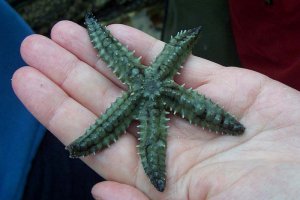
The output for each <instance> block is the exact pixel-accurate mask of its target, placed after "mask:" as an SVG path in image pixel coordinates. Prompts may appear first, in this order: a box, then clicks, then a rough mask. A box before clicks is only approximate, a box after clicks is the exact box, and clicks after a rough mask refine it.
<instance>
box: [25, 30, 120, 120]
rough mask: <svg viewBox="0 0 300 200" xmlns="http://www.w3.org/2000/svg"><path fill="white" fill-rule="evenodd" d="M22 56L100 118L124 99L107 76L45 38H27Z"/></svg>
mask: <svg viewBox="0 0 300 200" xmlns="http://www.w3.org/2000/svg"><path fill="white" fill-rule="evenodd" d="M21 55H22V57H23V59H24V60H25V61H26V62H27V63H28V64H29V65H30V66H32V67H34V68H36V69H38V70H39V71H41V72H42V73H43V74H45V75H46V76H48V77H49V78H50V79H51V80H52V81H53V82H55V83H56V84H57V85H59V86H61V87H62V89H63V90H64V91H65V92H66V93H67V94H68V95H70V96H71V97H72V98H73V99H75V100H76V101H77V102H79V103H80V104H82V105H83V106H85V107H86V108H88V109H89V110H90V111H91V112H93V113H95V114H96V115H99V114H100V113H102V112H104V111H105V109H106V108H107V107H108V106H109V105H110V104H111V102H113V101H114V100H115V99H116V97H117V96H120V92H121V90H120V88H118V87H117V86H115V85H114V84H113V83H112V82H111V81H110V80H108V79H107V78H106V77H105V76H103V75H102V74H100V73H98V72H96V71H95V69H93V68H91V67H90V66H88V65H87V64H86V63H84V62H82V61H80V60H79V59H78V58H77V57H76V56H74V55H73V54H72V53H70V52H69V51H67V50H65V49H64V48H62V47H61V46H59V45H58V44H56V43H55V42H53V41H52V40H50V39H48V38H46V37H44V36H41V35H31V36H29V37H27V38H26V39H25V40H24V41H23V43H22V45H21ZM104 97H105V98H104Z"/></svg>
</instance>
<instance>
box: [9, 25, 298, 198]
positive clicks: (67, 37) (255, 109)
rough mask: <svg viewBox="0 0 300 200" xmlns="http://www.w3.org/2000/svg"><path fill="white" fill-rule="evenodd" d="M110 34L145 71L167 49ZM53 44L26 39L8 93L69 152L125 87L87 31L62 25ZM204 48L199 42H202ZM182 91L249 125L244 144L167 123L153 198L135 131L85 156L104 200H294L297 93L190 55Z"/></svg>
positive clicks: (143, 38) (129, 33)
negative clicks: (161, 179)
mask: <svg viewBox="0 0 300 200" xmlns="http://www.w3.org/2000/svg"><path fill="white" fill-rule="evenodd" d="M109 28H110V29H111V31H112V34H113V35H114V36H115V37H116V38H118V39H119V40H120V41H121V42H122V43H123V44H127V45H128V46H129V48H130V49H135V50H136V55H137V56H143V58H142V62H143V63H144V64H146V65H147V64H149V63H150V62H151V60H153V59H154V58H155V56H156V55H157V54H159V52H160V51H161V50H162V48H163V43H162V42H160V41H157V40H155V39H153V38H152V37H150V36H148V35H146V34H144V33H142V32H140V31H137V30H135V29H133V28H129V27H127V26H123V25H112V26H110V27H109ZM51 37H52V40H50V39H47V38H45V37H43V36H40V35H32V36H29V37H28V38H26V39H25V40H24V42H23V44H22V47H21V54H22V57H23V58H24V60H25V61H26V62H27V63H28V65H29V66H27V67H23V68H20V69H19V70H18V71H16V73H15V74H14V76H13V88H14V91H15V93H16V94H17V96H18V97H19V98H20V100H21V101H22V102H23V103H24V105H25V106H26V107H27V108H28V110H29V111H30V112H32V113H33V115H34V116H35V117H36V118H37V119H38V120H39V121H40V122H41V123H43V124H44V125H45V126H46V127H47V128H48V129H49V130H50V131H51V132H52V133H53V134H55V135H56V137H57V138H58V139H59V140H61V141H62V142H63V143H64V144H65V145H67V144H69V143H71V142H72V141H73V140H74V139H76V138H77V137H78V136H80V135H82V134H83V133H84V130H85V129H86V128H87V127H89V125H90V124H92V123H93V122H94V120H95V119H96V118H97V116H98V115H100V113H102V112H104V111H105V109H106V108H107V107H109V105H110V103H111V102H113V101H114V100H115V99H116V97H117V96H120V93H121V91H122V90H124V89H126V88H125V86H124V85H122V84H121V83H120V82H119V81H118V80H117V78H116V77H115V76H114V75H113V74H112V72H110V70H109V69H108V68H106V66H105V63H103V62H102V61H101V60H99V58H98V57H97V56H96V52H95V51H94V49H93V47H92V45H91V43H90V41H89V37H88V35H87V33H86V31H85V29H84V28H82V27H80V26H78V25H76V24H74V23H72V22H68V21H62V22H60V23H58V24H57V25H56V26H55V27H54V28H53V30H52V33H51ZM200 42H201V41H200ZM176 81H177V82H178V83H180V84H182V83H185V85H186V87H188V88H189V87H192V88H194V89H195V90H196V91H198V92H200V93H202V94H205V95H206V96H207V97H209V98H211V99H212V100H213V101H215V102H217V103H218V104H220V105H223V106H224V107H225V110H227V111H229V112H231V113H233V114H234V115H236V116H237V118H238V119H239V120H240V121H241V122H242V123H243V124H244V125H245V127H246V132H245V134H244V135H242V136H240V137H234V136H219V135H216V134H214V133H208V132H207V131H203V130H202V129H201V128H199V127H195V126H192V125H190V124H189V123H188V122H186V121H185V120H182V119H180V118H177V117H174V116H173V117H171V121H170V128H169V131H168V133H169V136H168V143H167V144H168V147H167V160H166V164H167V187H166V189H165V191H164V192H163V193H160V192H158V191H156V189H155V188H154V187H153V186H152V185H151V183H150V181H149V180H148V178H147V177H146V175H145V173H144V170H143V167H142V165H141V162H140V160H139V156H138V155H137V150H136V145H137V139H136V135H135V134H134V133H135V129H134V127H130V129H129V131H128V132H129V133H130V134H125V135H123V136H122V137H121V138H120V139H119V140H118V141H117V142H116V143H115V144H114V145H112V146H111V147H110V148H108V149H106V150H104V151H102V152H100V153H97V154H96V155H95V156H88V157H85V158H82V160H83V161H84V162H86V163H87V164H88V165H89V166H90V167H91V168H92V169H94V170H95V171H96V172H97V173H99V174H100V175H101V176H103V177H104V178H106V179H107V180H109V181H106V182H103V183H99V184H97V185H96V186H95V187H94V189H93V194H94V197H95V198H100V197H101V198H102V199H130V198H131V199H147V198H151V199H205V198H212V199H254V198H255V199H271V198H279V199H287V198H288V199H292V198H297V197H299V196H300V190H299V188H300V186H298V183H299V180H300V179H299V178H300V177H299V176H300V163H299V161H300V157H299V153H300V131H299V129H300V113H299V112H298V110H299V109H300V95H299V92H298V91H296V90H294V89H292V88H289V87H287V86H285V85H283V84H281V83H279V82H276V81H274V80H271V79H269V78H267V77H266V76H263V75H261V74H259V73H256V72H253V71H249V70H246V69H240V68H234V67H227V68H225V67H222V66H219V65H217V64H215V63H212V62H210V61H207V60H204V59H201V58H198V57H195V56H190V57H189V58H188V60H187V61H186V62H185V64H184V68H183V69H182V73H181V75H180V76H178V77H176Z"/></svg>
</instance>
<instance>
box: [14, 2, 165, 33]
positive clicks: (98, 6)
mask: <svg viewBox="0 0 300 200" xmlns="http://www.w3.org/2000/svg"><path fill="white" fill-rule="evenodd" d="M8 2H9V3H10V5H11V6H12V7H13V8H14V9H15V10H16V11H17V12H18V13H19V14H20V15H21V16H22V17H23V18H24V20H25V21H26V22H27V23H28V24H29V25H30V26H31V27H32V29H33V30H34V31H35V32H37V33H39V34H44V35H49V34H50V30H51V28H52V26H53V25H54V24H55V23H56V22H58V21H60V20H72V21H74V22H76V23H79V24H81V25H83V21H84V16H85V13H86V12H87V11H92V12H93V13H94V15H95V16H96V17H97V18H98V19H99V20H101V22H102V23H104V24H110V23H123V24H127V25H130V26H134V27H136V28H138V29H140V30H142V31H144V32H146V33H148V34H150V35H152V36H154V37H156V38H160V35H161V31H162V23H163V18H164V11H165V9H164V0H8Z"/></svg>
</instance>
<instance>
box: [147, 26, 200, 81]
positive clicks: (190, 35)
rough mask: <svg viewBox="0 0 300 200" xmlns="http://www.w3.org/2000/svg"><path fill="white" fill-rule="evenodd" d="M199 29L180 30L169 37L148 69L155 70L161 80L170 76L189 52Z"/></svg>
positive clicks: (198, 33)
mask: <svg viewBox="0 0 300 200" xmlns="http://www.w3.org/2000/svg"><path fill="white" fill-rule="evenodd" d="M200 31H201V27H198V28H194V29H189V30H185V31H180V32H179V33H177V35H176V36H175V37H171V39H170V41H169V43H167V44H165V46H164V49H163V50H162V52H161V53H160V54H159V56H157V58H156V59H155V61H154V62H153V63H152V64H151V68H149V70H153V71H155V73H157V75H158V76H159V77H160V78H161V79H162V80H163V79H165V78H172V77H173V76H174V75H175V74H176V73H177V72H178V71H179V69H180V67H181V65H182V63H183V62H184V61H185V59H186V58H187V57H188V56H189V54H190V53H191V51H192V48H193V46H194V45H195V44H196V41H197V39H198V38H199V35H200Z"/></svg>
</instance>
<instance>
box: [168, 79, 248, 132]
mask: <svg viewBox="0 0 300 200" xmlns="http://www.w3.org/2000/svg"><path fill="white" fill-rule="evenodd" d="M163 94H164V97H163V101H164V102H165V104H166V105H165V107H166V109H168V110H171V111H173V112H174V113H175V114H176V113H177V114H179V115H180V116H181V117H183V118H185V119H187V120H188V121H189V122H190V123H192V124H196V125H200V126H202V127H203V128H206V129H208V130H211V131H215V132H220V133H222V134H228V135H241V134H242V133H243V132H244V130H245V127H244V126H243V125H242V124H241V123H240V122H238V121H237V120H236V119H235V118H234V117H233V116H232V115H230V114H229V113H228V112H226V111H225V110H223V109H222V108H221V107H220V106H218V105H217V104H216V103H214V102H212V101H211V100H210V99H208V98H206V97H205V96H204V95H201V94H199V93H197V92H196V91H194V90H192V89H189V90H186V89H185V88H184V87H183V86H178V85H175V84H174V85H173V86H172V87H170V88H166V89H164V93H163Z"/></svg>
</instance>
